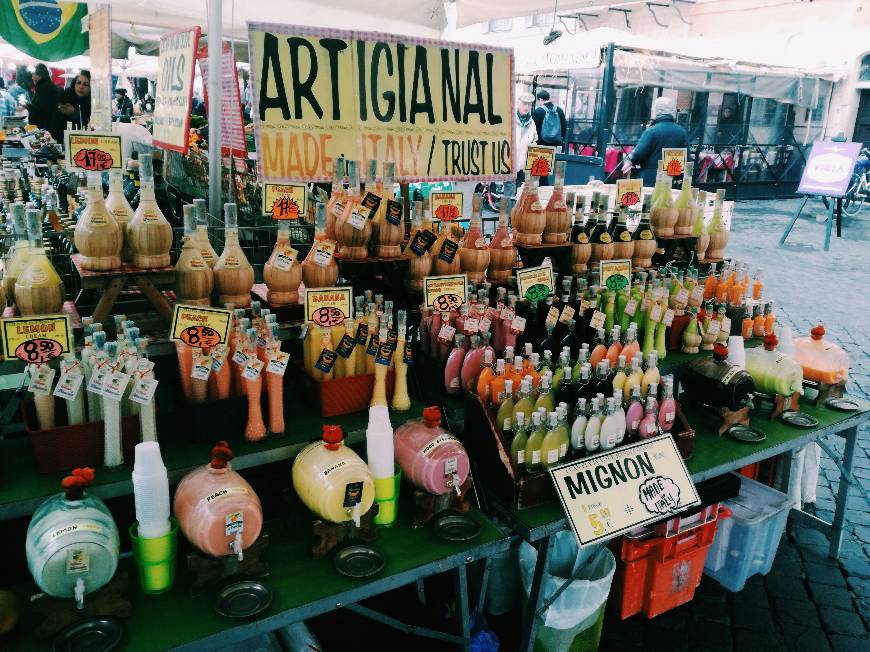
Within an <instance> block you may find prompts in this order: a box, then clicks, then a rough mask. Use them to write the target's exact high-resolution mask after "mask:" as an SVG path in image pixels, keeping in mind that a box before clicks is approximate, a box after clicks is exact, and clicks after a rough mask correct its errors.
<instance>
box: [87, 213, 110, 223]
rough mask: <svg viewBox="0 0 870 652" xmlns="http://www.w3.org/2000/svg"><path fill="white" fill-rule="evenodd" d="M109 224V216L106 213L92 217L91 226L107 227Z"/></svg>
mask: <svg viewBox="0 0 870 652" xmlns="http://www.w3.org/2000/svg"><path fill="white" fill-rule="evenodd" d="M108 223H109V216H108V215H106V214H105V213H95V214H93V215H91V226H106V224H108Z"/></svg>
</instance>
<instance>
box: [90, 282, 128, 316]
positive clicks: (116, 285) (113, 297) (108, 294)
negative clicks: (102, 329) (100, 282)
mask: <svg viewBox="0 0 870 652" xmlns="http://www.w3.org/2000/svg"><path fill="white" fill-rule="evenodd" d="M126 284H127V279H126V278H125V277H123V276H116V277H115V278H113V279H112V280H111V281H109V284H108V285H107V286H106V287H105V289H104V290H103V296H101V297H100V301H99V303H97V306H96V308H94V314H93V318H94V321H96V322H101V323H102V321H103V320H104V319H106V317H108V316H109V313H110V312H111V310H112V306H114V305H115V301H117V300H118V297H119V296H120V294H121V290H123V289H124V286H125V285H126Z"/></svg>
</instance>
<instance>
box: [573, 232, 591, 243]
mask: <svg viewBox="0 0 870 652" xmlns="http://www.w3.org/2000/svg"><path fill="white" fill-rule="evenodd" d="M574 244H589V236H588V235H586V233H585V232H583V231H580V232H578V233H577V235H575V236H574Z"/></svg>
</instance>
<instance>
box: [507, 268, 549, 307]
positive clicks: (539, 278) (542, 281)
mask: <svg viewBox="0 0 870 652" xmlns="http://www.w3.org/2000/svg"><path fill="white" fill-rule="evenodd" d="M516 276H517V288H519V292H520V296H521V297H523V298H524V299H528V300H529V301H543V300H544V299H546V298H547V295H548V294H550V293H551V292H553V289H554V288H555V283H554V282H553V268H552V267H550V266H549V265H541V266H540V267H523V268H519V269H517V270H516Z"/></svg>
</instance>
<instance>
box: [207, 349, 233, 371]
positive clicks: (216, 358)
mask: <svg viewBox="0 0 870 652" xmlns="http://www.w3.org/2000/svg"><path fill="white" fill-rule="evenodd" d="M227 353H229V348H228V347H227V346H226V344H221V345H219V346H216V347H215V348H213V349H212V351H211V370H212V371H213V372H214V373H216V374H217V373H220V370H221V369H222V368H223V366H224V362H226V361H227Z"/></svg>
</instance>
